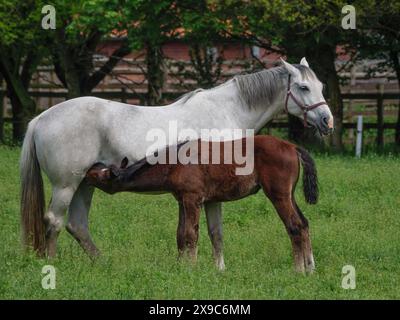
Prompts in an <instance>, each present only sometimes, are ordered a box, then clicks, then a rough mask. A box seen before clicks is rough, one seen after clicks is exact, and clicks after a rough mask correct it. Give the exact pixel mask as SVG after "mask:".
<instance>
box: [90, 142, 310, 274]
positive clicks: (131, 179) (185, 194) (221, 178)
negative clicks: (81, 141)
mask: <svg viewBox="0 0 400 320" xmlns="http://www.w3.org/2000/svg"><path fill="white" fill-rule="evenodd" d="M253 138H254V152H252V154H250V155H247V157H253V158H252V159H251V160H252V161H253V163H254V170H252V172H251V173H250V174H247V175H238V174H236V172H237V171H236V169H238V168H239V167H243V166H244V165H243V164H238V163H236V162H235V157H234V156H233V153H234V152H237V151H238V149H239V151H240V152H242V154H244V152H245V150H246V144H248V143H249V140H248V139H253ZM237 141H240V140H237ZM240 142H241V143H240V144H239V147H238V146H237V144H236V143H232V141H229V142H204V141H190V142H187V143H184V144H181V145H178V146H174V147H168V148H166V149H164V150H163V151H160V152H165V154H164V155H165V159H166V160H167V161H166V163H167V164H161V163H156V164H150V163H149V161H148V160H149V159H148V158H147V159H146V158H144V159H142V160H140V161H138V162H136V163H134V164H132V165H130V166H127V163H128V160H127V159H126V158H125V159H124V160H123V161H122V163H121V166H120V167H116V166H114V165H111V166H106V165H104V164H102V163H97V164H95V165H94V166H93V167H92V168H91V169H89V171H88V172H87V174H86V181H87V182H88V183H89V184H91V185H94V186H96V187H98V188H100V189H102V190H103V191H105V192H107V193H111V194H113V193H115V192H120V191H134V192H171V193H172V194H173V195H174V197H175V198H176V199H177V200H178V202H179V225H178V229H177V245H178V250H179V256H181V255H182V254H183V253H184V252H186V251H187V252H188V254H189V256H190V257H191V258H192V259H193V260H194V261H195V260H196V258H197V241H198V236H199V217H200V210H201V206H202V205H203V204H205V203H212V202H217V201H218V202H224V201H232V200H237V199H241V198H244V197H247V196H249V195H251V194H255V193H257V192H258V190H259V189H261V188H262V190H263V192H264V193H265V195H266V196H267V197H268V198H269V199H270V200H271V201H272V203H273V205H274V207H275V209H276V211H277V212H278V214H279V217H280V218H281V219H282V221H283V223H284V225H285V227H286V230H287V232H288V235H289V237H290V239H291V242H292V247H293V254H294V261H295V267H296V270H297V271H300V272H311V271H312V270H313V269H314V258H313V254H312V249H311V242H310V236H309V230H308V222H307V219H306V218H305V217H304V215H303V214H302V212H301V210H300V208H299V207H298V205H297V204H296V200H295V198H294V191H295V187H296V183H297V181H298V178H299V174H300V164H302V165H303V191H304V195H305V199H306V201H307V202H308V203H310V204H315V203H316V202H317V199H318V185H317V173H316V168H315V164H314V161H313V159H312V158H311V156H310V155H309V154H308V152H307V151H305V150H304V149H302V148H300V147H298V146H295V145H293V144H291V143H289V142H286V141H283V140H280V139H277V138H274V137H272V136H255V137H251V138H243V139H241V141H240ZM228 145H229V147H228ZM232 145H233V147H232ZM171 148H175V149H176V150H175V151H176V152H177V153H178V155H179V156H180V155H182V154H184V155H185V156H188V155H189V156H190V161H189V163H188V164H183V163H182V161H181V160H180V159H181V157H179V156H178V160H177V163H169V161H168V160H169V155H170V154H171V153H170V151H171ZM191 150H197V151H198V152H196V154H194V155H192V154H191V153H192V151H191ZM204 150H206V151H207V152H206V154H204ZM172 151H173V150H172ZM218 151H219V153H218ZM252 151H253V150H252ZM215 152H217V155H218V157H217V158H219V160H220V161H219V163H218V164H215ZM213 154H214V156H213ZM155 155H157V156H160V154H159V153H156V154H155ZM211 158H212V160H213V162H211ZM228 158H229V159H232V161H229V159H228ZM207 159H208V160H209V161H204V160H207ZM246 159H247V160H248V159H249V158H246ZM247 160H246V161H247ZM151 163H153V162H151ZM185 163H186V162H185ZM213 163H214V164H213ZM209 235H210V238H211V242H212V245H213V254H214V258H215V260H216V263H217V266H218V267H219V268H220V269H223V268H224V265H223V260H222V263H221V260H220V259H221V257H222V239H221V233H219V232H215V233H214V232H212V231H210V232H209Z"/></svg>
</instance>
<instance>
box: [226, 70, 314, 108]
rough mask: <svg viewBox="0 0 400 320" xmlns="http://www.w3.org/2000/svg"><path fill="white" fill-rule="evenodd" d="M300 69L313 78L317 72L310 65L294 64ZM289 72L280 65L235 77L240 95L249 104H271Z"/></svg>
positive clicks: (303, 73) (306, 76) (305, 76)
mask: <svg viewBox="0 0 400 320" xmlns="http://www.w3.org/2000/svg"><path fill="white" fill-rule="evenodd" d="M293 66H295V67H296V68H297V69H299V71H300V73H301V75H302V77H304V78H308V79H313V78H316V75H315V73H314V72H313V71H312V70H311V69H310V68H308V67H306V66H303V65H300V64H294V65H293ZM287 75H288V72H287V70H286V69H285V67H284V66H279V67H275V68H271V69H267V70H262V71H259V72H255V73H250V74H244V75H238V76H235V77H234V78H233V79H234V81H235V82H236V84H237V87H238V89H239V92H240V96H241V98H242V99H243V101H244V102H245V103H246V105H247V106H249V107H250V106H257V105H260V104H263V105H265V104H266V105H270V104H271V103H272V102H273V101H274V100H275V98H276V95H277V94H278V93H279V88H280V87H281V86H282V81H283V79H284V76H287Z"/></svg>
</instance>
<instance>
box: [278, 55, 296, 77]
mask: <svg viewBox="0 0 400 320" xmlns="http://www.w3.org/2000/svg"><path fill="white" fill-rule="evenodd" d="M281 62H282V64H283V66H284V67H285V69H286V70H287V72H289V73H290V74H291V75H292V76H293V77H294V78H296V77H300V71H299V70H298V69H297V68H296V67H294V66H292V65H291V64H290V63H288V62H286V61H285V60H283V59H282V58H281Z"/></svg>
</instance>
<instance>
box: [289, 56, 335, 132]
mask: <svg viewBox="0 0 400 320" xmlns="http://www.w3.org/2000/svg"><path fill="white" fill-rule="evenodd" d="M281 60H282V59H281ZM282 62H283V65H284V67H285V69H286V70H287V71H288V73H289V76H288V87H287V93H286V101H285V106H286V109H287V112H288V113H290V114H292V115H294V116H297V117H299V118H301V119H303V121H304V124H305V125H307V124H309V125H312V126H314V127H316V128H317V129H318V131H319V132H320V134H322V135H327V134H330V133H332V131H333V116H332V113H331V110H330V109H329V107H328V104H327V103H326V101H325V98H324V96H323V94H322V89H323V85H322V83H321V81H319V80H318V78H317V76H316V75H315V73H314V72H313V71H312V70H311V69H310V67H309V66H308V62H307V60H306V58H303V59H301V61H300V64H299V65H291V64H290V63H287V62H286V61H284V60H282Z"/></svg>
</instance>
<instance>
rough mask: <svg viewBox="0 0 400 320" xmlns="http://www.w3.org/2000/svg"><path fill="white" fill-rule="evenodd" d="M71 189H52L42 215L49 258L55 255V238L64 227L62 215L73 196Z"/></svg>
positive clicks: (72, 189)
mask: <svg viewBox="0 0 400 320" xmlns="http://www.w3.org/2000/svg"><path fill="white" fill-rule="evenodd" d="M74 191H75V190H74V188H73V187H66V188H61V187H54V186H53V194H52V197H51V201H50V205H49V209H48V210H47V212H46V213H45V215H44V221H45V224H46V249H47V255H48V257H49V258H53V257H54V256H55V254H56V247H57V238H58V235H59V233H60V231H61V229H62V228H63V226H64V214H65V211H66V210H67V208H68V206H69V204H70V202H71V199H72V197H73V195H74Z"/></svg>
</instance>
